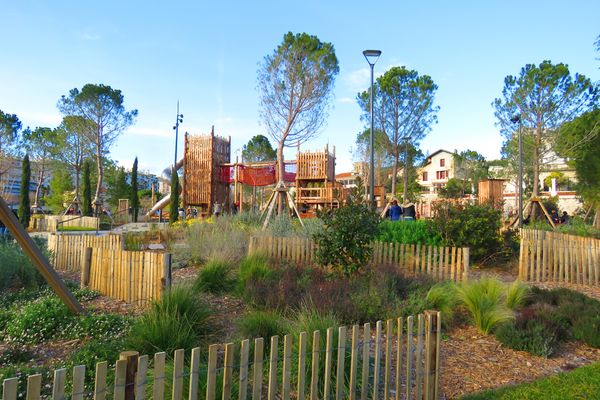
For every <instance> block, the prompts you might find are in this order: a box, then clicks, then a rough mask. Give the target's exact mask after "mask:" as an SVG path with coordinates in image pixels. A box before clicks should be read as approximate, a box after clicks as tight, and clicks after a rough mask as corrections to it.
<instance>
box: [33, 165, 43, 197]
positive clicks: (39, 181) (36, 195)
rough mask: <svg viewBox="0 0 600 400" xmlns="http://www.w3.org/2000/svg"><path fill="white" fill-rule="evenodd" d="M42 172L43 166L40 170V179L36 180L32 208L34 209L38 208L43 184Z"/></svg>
mask: <svg viewBox="0 0 600 400" xmlns="http://www.w3.org/2000/svg"><path fill="white" fill-rule="evenodd" d="M42 162H43V161H42ZM44 172H45V171H44V166H43V165H42V167H41V169H40V177H39V178H38V182H37V187H36V188H35V198H34V200H33V207H35V208H38V207H39V204H40V203H39V202H40V191H41V189H42V184H43V183H44Z"/></svg>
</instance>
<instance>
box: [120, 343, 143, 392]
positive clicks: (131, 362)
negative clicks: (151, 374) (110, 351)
mask: <svg viewBox="0 0 600 400" xmlns="http://www.w3.org/2000/svg"><path fill="white" fill-rule="evenodd" d="M139 355H140V354H139V353H138V352H137V351H123V352H121V354H119V360H124V361H127V369H126V371H125V400H134V399H135V376H136V375H137V367H138V357H139Z"/></svg>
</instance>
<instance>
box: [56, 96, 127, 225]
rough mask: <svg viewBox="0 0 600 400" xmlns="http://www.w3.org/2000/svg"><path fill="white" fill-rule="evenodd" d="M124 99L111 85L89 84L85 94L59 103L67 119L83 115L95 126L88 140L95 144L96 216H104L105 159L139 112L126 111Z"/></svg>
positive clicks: (63, 98) (63, 97)
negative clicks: (96, 175) (102, 198)
mask: <svg viewBox="0 0 600 400" xmlns="http://www.w3.org/2000/svg"><path fill="white" fill-rule="evenodd" d="M123 102H124V97H123V95H122V94H121V91H120V90H117V89H113V88H111V87H110V86H107V85H102V84H99V85H93V84H87V85H85V86H84V87H83V88H82V89H81V91H80V90H79V89H77V88H75V89H71V90H70V91H69V96H62V97H61V99H60V100H59V102H58V108H59V110H60V111H61V112H62V113H63V114H64V115H65V116H79V117H82V118H85V119H87V120H88V121H90V122H92V123H93V124H94V128H95V129H94V131H93V134H92V133H91V132H89V134H90V137H89V138H88V139H89V140H90V141H91V142H92V143H94V147H95V154H96V169H97V172H98V182H97V183H96V193H95V195H94V206H95V213H96V215H98V214H99V213H100V207H101V205H102V200H101V191H102V183H103V178H104V172H103V165H102V159H103V157H104V155H105V154H106V153H108V152H109V150H110V147H111V145H112V144H113V143H114V142H115V140H116V139H117V137H118V136H119V135H120V134H121V133H122V132H123V131H124V130H125V129H127V128H128V127H129V126H131V125H132V124H133V123H134V122H135V118H136V117H137V114H138V111H137V110H131V111H126V109H125V106H124V105H123Z"/></svg>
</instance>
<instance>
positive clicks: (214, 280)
mask: <svg viewBox="0 0 600 400" xmlns="http://www.w3.org/2000/svg"><path fill="white" fill-rule="evenodd" d="M231 269H232V268H231V263H230V262H229V261H224V260H216V259H213V260H210V261H209V262H207V263H206V264H205V265H204V266H203V267H202V268H201V269H200V271H199V272H198V277H197V278H196V281H195V282H194V289H196V290H198V291H200V292H207V293H213V294H221V293H227V292H229V291H230V290H232V289H233V287H234V286H235V279H233V278H232V277H231Z"/></svg>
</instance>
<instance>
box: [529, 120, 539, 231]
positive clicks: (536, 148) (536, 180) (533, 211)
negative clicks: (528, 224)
mask: <svg viewBox="0 0 600 400" xmlns="http://www.w3.org/2000/svg"><path fill="white" fill-rule="evenodd" d="M541 142H542V140H541V129H540V128H537V131H536V137H535V145H534V146H533V192H532V193H531V197H536V198H537V197H539V195H540V146H541ZM538 215H540V210H539V205H538V204H537V203H536V202H532V203H531V215H530V220H531V221H536V220H537V219H538Z"/></svg>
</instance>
